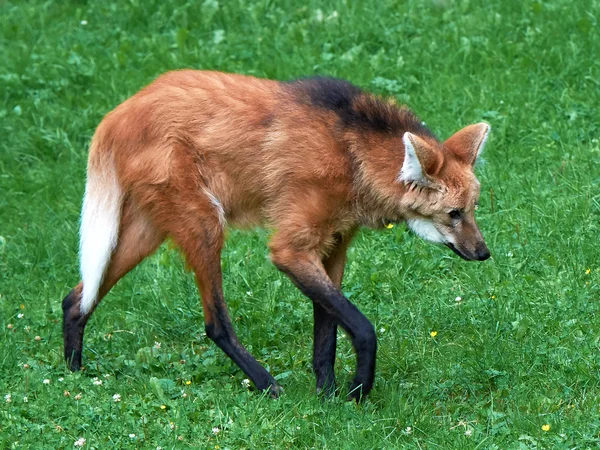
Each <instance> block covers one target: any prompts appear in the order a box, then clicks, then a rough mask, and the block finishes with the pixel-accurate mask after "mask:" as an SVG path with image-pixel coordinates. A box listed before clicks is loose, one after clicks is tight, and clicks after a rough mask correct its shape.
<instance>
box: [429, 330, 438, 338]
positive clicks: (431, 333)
mask: <svg viewBox="0 0 600 450" xmlns="http://www.w3.org/2000/svg"><path fill="white" fill-rule="evenodd" d="M429 336H431V337H432V338H434V337H436V336H437V331H435V330H433V331H430V332H429Z"/></svg>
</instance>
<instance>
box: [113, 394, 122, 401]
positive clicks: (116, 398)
mask: <svg viewBox="0 0 600 450" xmlns="http://www.w3.org/2000/svg"><path fill="white" fill-rule="evenodd" d="M120 401H121V394H115V395H113V402H115V403H117V402H120Z"/></svg>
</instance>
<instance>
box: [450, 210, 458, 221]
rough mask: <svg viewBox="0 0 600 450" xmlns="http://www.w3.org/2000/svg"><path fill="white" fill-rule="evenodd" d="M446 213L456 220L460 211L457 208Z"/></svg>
mask: <svg viewBox="0 0 600 450" xmlns="http://www.w3.org/2000/svg"><path fill="white" fill-rule="evenodd" d="M448 215H449V216H450V218H451V219H452V220H457V219H460V216H461V212H460V210H459V209H453V210H452V211H450V212H449V213H448Z"/></svg>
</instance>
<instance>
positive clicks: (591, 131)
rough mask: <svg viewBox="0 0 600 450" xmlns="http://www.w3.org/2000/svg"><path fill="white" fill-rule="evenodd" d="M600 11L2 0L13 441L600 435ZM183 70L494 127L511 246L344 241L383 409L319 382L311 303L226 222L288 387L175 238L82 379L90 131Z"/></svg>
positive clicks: (346, 348) (488, 198) (243, 312)
mask: <svg viewBox="0 0 600 450" xmlns="http://www.w3.org/2000/svg"><path fill="white" fill-rule="evenodd" d="M599 16H600V2H598V1H597V0H593V1H592V0H581V1H577V2H573V1H571V0H568V1H567V0H555V1H548V2H540V1H530V0H526V1H517V0H508V1H504V2H486V1H482V0H471V1H469V0H462V1H458V0H457V1H454V0H433V1H424V2H396V1H390V0H364V1H351V0H344V1H332V2H316V1H313V0H305V1H287V2H276V1H269V0H260V1H250V0H231V1H225V0H221V1H220V2H217V1H215V0H206V1H204V2H202V1H200V2H192V1H188V2H186V1H184V0H169V1H163V0H143V1H142V0H129V1H114V0H110V1H109V0H106V1H103V2H92V1H89V2H88V1H85V0H79V1H75V0H73V1H70V2H59V1H41V0H39V1H25V0H19V1H11V0H7V1H4V2H0V61H1V63H0V448H32V449H42V448H44V449H46V448H47V449H54V448H74V443H75V441H77V440H79V439H80V438H84V439H85V440H86V441H85V444H83V445H84V447H85V448H96V449H103V448H149V449H154V448H157V447H158V446H160V447H162V448H163V449H167V448H206V449H258V448H315V449H321V448H331V449H338V448H348V449H384V448H385V449H387V448H414V449H542V448H545V449H574V448H577V449H588V448H598V446H599V445H600V143H599V141H598V138H599V134H600V120H599V119H600V115H599V112H598V111H599V108H600V62H599V61H600V59H599V58H598V50H599V49H600V36H599V34H598V33H599V31H598V30H599V27H598V18H599ZM176 68H202V69H216V70H223V71H232V72H239V73H245V74H252V75H256V76H261V77H263V76H264V77H270V78H277V79H282V80H287V79H291V78H294V77H298V76H303V75H311V74H321V75H332V76H337V77H341V78H346V79H349V80H350V81H352V82H353V83H355V84H357V85H359V86H361V87H363V88H365V89H367V90H371V91H373V92H376V93H379V94H382V95H387V96H392V97H395V98H396V99H397V100H398V101H399V102H402V103H406V104H408V105H409V106H410V107H411V108H412V109H413V110H414V111H416V112H417V113H418V114H419V115H420V116H421V118H422V119H423V120H424V121H426V122H427V124H428V126H429V127H430V128H431V129H432V130H433V131H434V132H435V133H437V134H438V135H439V136H440V137H447V136H449V135H450V134H451V133H452V132H454V131H455V130H457V129H458V128H460V127H462V126H465V125H467V124H469V123H473V122H478V121H481V120H485V121H487V122H489V123H490V124H491V125H492V134H491V138H490V140H489V141H488V146H487V148H486V152H485V155H484V158H485V162H484V163H483V164H481V165H480V166H479V168H478V169H477V171H478V176H479V178H480V181H481V184H482V197H481V201H480V205H481V206H480V208H479V211H478V213H477V214H478V221H479V224H480V227H481V230H482V232H483V234H484V236H485V238H486V240H487V243H488V246H489V247H490V250H491V252H492V259H490V260H488V261H486V262H484V263H467V262H465V261H462V260H460V259H459V258H458V257H456V256H455V255H453V254H451V253H450V251H449V250H448V249H445V248H439V247H436V246H434V245H431V244H428V243H425V242H423V241H421V240H419V239H418V238H416V237H415V236H412V235H410V234H408V233H407V232H406V230H405V227H404V226H396V227H394V228H393V229H391V230H384V231H382V232H374V231H369V230H365V231H363V232H362V233H361V234H359V235H358V237H357V238H356V240H355V242H354V245H353V246H352V247H351V249H350V252H349V262H348V266H347V272H346V277H345V279H344V283H343V291H344V292H345V293H346V294H347V296H348V297H349V299H350V300H351V301H353V302H354V303H356V304H357V305H358V306H359V307H360V308H361V310H362V311H363V312H364V313H365V314H366V316H367V317H369V318H370V319H371V320H372V322H373V323H374V324H375V327H376V330H377V334H378V339H379V352H378V361H377V372H376V377H377V378H376V384H375V387H374V389H373V391H372V394H371V395H370V397H369V398H368V400H367V401H366V402H365V403H364V404H360V405H356V404H354V403H348V402H345V401H344V400H343V398H344V395H342V396H340V397H338V398H336V399H334V400H332V401H328V402H321V401H320V400H319V399H318V398H317V397H316V396H315V393H314V378H313V375H312V372H311V356H312V355H311V353H312V343H311V342H312V307H311V305H310V302H309V301H308V300H307V299H305V298H303V297H302V295H301V294H300V293H299V291H297V290H296V289H295V288H294V287H293V286H292V284H291V283H290V282H289V281H288V280H287V279H286V278H285V277H284V276H283V275H281V274H280V273H279V272H277V270H276V269H275V268H274V267H272V266H271V265H270V264H269V263H268V262H267V260H266V255H267V251H266V247H265V243H266V241H267V238H268V232H267V231H257V232H238V231H235V230H231V231H230V232H229V234H228V241H227V244H226V248H225V251H224V254H223V262H222V266H223V273H224V290H225V295H226V298H227V299H228V305H229V309H230V313H231V316H232V320H233V322H234V326H235V328H236V331H237V332H238V335H239V338H240V340H241V342H243V343H244V344H246V346H247V347H248V349H249V350H250V351H251V352H252V353H253V355H255V356H256V357H257V359H258V360H259V361H260V362H261V363H262V364H263V365H265V366H266V367H268V369H269V370H270V372H271V373H273V374H274V375H276V377H277V378H278V380H279V382H280V383H281V385H282V386H283V387H284V389H285V393H284V394H283V395H282V396H281V398H279V399H278V400H270V399H268V398H265V397H263V396H262V395H261V394H260V393H257V392H256V391H253V390H251V389H248V388H247V387H245V386H244V382H243V380H244V378H245V376H244V374H243V373H242V372H241V371H240V370H239V369H238V368H237V367H236V366H235V365H234V364H233V363H232V362H231V361H230V360H229V359H228V358H227V357H226V356H225V355H224V354H223V353H222V352H221V351H220V350H219V349H218V348H217V347H216V346H215V345H214V344H213V343H211V342H210V341H209V340H208V338H207V337H206V336H205V334H204V326H203V322H202V312H201V308H200V305H199V301H198V294H197V292H196V288H195V285H194V282H193V278H192V276H191V274H190V273H187V272H186V271H185V270H184V267H183V264H182V257H181V256H180V255H179V253H178V252H177V251H176V250H175V249H173V248H171V247H169V246H167V245H165V246H163V247H161V248H160V249H159V251H158V252H157V253H156V254H155V255H154V256H152V257H151V258H149V259H148V260H146V261H145V262H144V263H143V264H141V265H140V266H139V267H137V268H136V269H135V270H134V271H133V272H132V273H131V274H129V275H128V276H127V277H125V278H124V279H123V280H122V281H121V282H120V283H119V284H118V285H117V287H115V289H113V291H111V293H110V294H109V295H108V296H107V297H106V299H105V300H104V301H103V302H102V304H101V305H100V307H99V308H98V310H97V312H96V313H95V314H94V316H93V317H92V319H91V321H90V323H89V325H88V328H87V333H86V340H85V348H84V361H83V362H84V365H85V371H83V372H82V373H76V374H71V373H70V372H68V371H67V370H66V367H65V365H64V363H63V360H62V332H61V320H62V311H61V303H60V302H61V300H62V298H63V297H64V295H66V294H67V293H68V291H69V290H70V288H71V287H73V286H74V285H75V284H76V283H77V281H78V280H79V278H78V268H77V266H78V264H77V240H78V237H77V228H78V217H79V210H80V205H81V197H82V193H83V188H84V178H85V164H86V157H87V156H86V155H87V144H88V143H89V140H90V137H91V135H92V133H93V131H94V128H95V127H96V125H97V124H98V123H99V121H100V120H101V118H102V116H103V115H104V114H105V113H107V112H108V111H109V110H111V109H112V108H113V107H115V106H116V105H117V104H118V103H120V102H121V101H123V100H124V99H126V98H127V97H128V96H130V95H131V94H133V93H134V92H136V91H137V90H138V89H139V88H141V87H142V86H143V85H145V84H147V83H149V82H150V81H151V80H152V79H153V78H154V77H156V76H157V75H158V74H160V73H162V72H165V71H167V70H170V69H176ZM458 297H460V298H461V300H460V301H457V298H458ZM434 332H437V334H436V333H434ZM432 335H433V337H432ZM339 342H340V344H339V347H338V354H337V362H336V370H337V374H338V382H339V383H338V384H339V386H340V388H341V389H342V390H343V392H344V393H345V386H346V385H347V383H348V382H349V381H350V379H351V376H352V372H353V370H354V365H355V357H354V353H353V351H352V348H351V346H350V345H349V343H348V340H347V339H346V337H345V336H343V335H342V334H340V339H339ZM95 377H96V381H95V382H94V380H95ZM44 380H49V381H48V382H44ZM100 382H101V384H100ZM78 394H80V396H79V395H78ZM115 394H118V395H120V401H115V398H116V397H113V396H114V395H115ZM547 426H549V429H548V427H547ZM79 443H83V441H79Z"/></svg>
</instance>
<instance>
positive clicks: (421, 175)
mask: <svg viewBox="0 0 600 450" xmlns="http://www.w3.org/2000/svg"><path fill="white" fill-rule="evenodd" d="M402 143H403V144H404V162H403V163H402V169H400V173H399V174H398V180H399V181H403V182H405V183H418V184H428V183H429V180H428V176H433V175H435V174H436V173H437V172H438V171H439V169H440V167H441V166H442V163H443V160H442V155H441V154H440V153H439V152H437V151H436V150H435V149H434V148H432V147H431V146H430V145H429V144H428V143H427V142H425V141H424V140H423V139H421V138H420V137H419V136H417V135H416V134H412V133H410V132H408V131H407V132H406V133H404V136H402Z"/></svg>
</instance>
